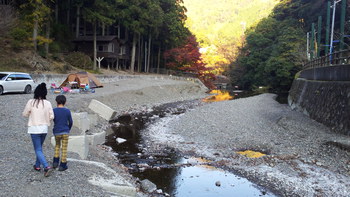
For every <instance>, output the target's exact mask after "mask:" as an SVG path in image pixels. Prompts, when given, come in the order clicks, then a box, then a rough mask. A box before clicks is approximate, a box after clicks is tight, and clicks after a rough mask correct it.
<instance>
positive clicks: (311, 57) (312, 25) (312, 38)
mask: <svg viewBox="0 0 350 197" xmlns="http://www.w3.org/2000/svg"><path fill="white" fill-rule="evenodd" d="M314 53H315V23H312V24H311V41H310V59H311V60H313V59H314Z"/></svg>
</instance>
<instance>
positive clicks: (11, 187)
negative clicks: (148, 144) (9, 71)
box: [0, 76, 205, 196]
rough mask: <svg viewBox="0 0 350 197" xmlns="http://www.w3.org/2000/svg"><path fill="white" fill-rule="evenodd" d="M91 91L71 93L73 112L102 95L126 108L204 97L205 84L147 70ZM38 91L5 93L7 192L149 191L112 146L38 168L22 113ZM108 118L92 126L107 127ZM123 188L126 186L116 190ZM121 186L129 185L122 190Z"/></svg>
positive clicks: (3, 175) (47, 147) (47, 149)
mask: <svg viewBox="0 0 350 197" xmlns="http://www.w3.org/2000/svg"><path fill="white" fill-rule="evenodd" d="M104 85H105V86H104V88H99V89H96V92H95V93H89V94H66V96H67V105H66V107H67V108H69V109H71V111H72V112H88V113H93V112H92V111H91V110H90V109H89V108H88V105H89V103H90V101H91V100H92V99H97V100H99V101H101V102H103V103H105V104H106V105H108V106H111V107H112V108H113V109H115V110H116V111H117V114H122V113H124V112H126V111H130V110H135V109H140V108H141V107H142V106H153V105H159V104H162V103H165V102H173V101H178V100H186V99H195V98H202V97H204V96H205V90H204V89H203V87H202V86H200V85H199V84H197V83H195V82H193V81H187V80H174V79H170V78H168V77H164V76H141V77H133V78H127V79H122V80H117V81H114V82H113V83H108V84H104ZM56 96H57V95H55V94H52V93H49V94H48V96H47V99H48V100H49V101H50V102H51V103H52V104H53V106H55V104H54V99H55V97H56ZM32 97H33V94H5V95H1V96H0V107H1V110H0V117H1V121H0V136H1V143H0V153H1V158H0V164H1V167H2V170H1V171H0V180H1V181H0V189H1V196H125V195H128V194H135V195H137V196H143V195H144V194H143V193H142V192H140V191H139V189H138V188H139V187H138V184H137V183H136V181H135V179H133V178H132V177H131V175H130V174H129V173H128V172H127V169H125V168H124V167H123V166H122V165H120V164H119V163H118V161H117V160H116V159H115V158H114V157H113V155H111V154H110V152H108V150H106V147H104V146H100V145H98V146H93V147H90V152H89V155H88V156H87V159H86V160H83V159H81V158H80V156H79V155H78V154H76V153H72V152H69V153H68V157H69V158H68V166H69V168H68V170H67V171H64V172H59V171H54V173H53V174H52V175H51V176H50V177H47V178H45V177H44V176H43V173H39V172H36V171H34V170H33V162H34V159H35V155H34V151H33V147H32V142H31V139H30V136H29V135H28V134H27V126H26V125H27V119H26V118H24V117H22V111H23V109H24V106H25V104H26V102H27V101H28V100H29V99H31V98H32ZM107 124H108V123H107V121H106V120H103V119H102V118H99V119H98V124H97V125H96V126H95V127H93V128H91V130H90V131H89V132H96V131H97V130H101V129H105V128H106V126H107ZM51 136H52V134H51V132H50V133H49V134H48V136H47V138H46V141H45V143H44V153H45V155H46V158H47V159H48V161H49V162H51V158H52V157H53V151H54V149H53V147H52V145H51V144H50V137H51ZM116 189H120V190H116ZM119 191H123V192H124V193H121V192H119Z"/></svg>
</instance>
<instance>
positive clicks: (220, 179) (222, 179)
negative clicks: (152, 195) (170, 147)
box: [171, 166, 273, 197]
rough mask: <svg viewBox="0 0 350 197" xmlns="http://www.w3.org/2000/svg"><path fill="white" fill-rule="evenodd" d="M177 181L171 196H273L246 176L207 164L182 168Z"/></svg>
mask: <svg viewBox="0 0 350 197" xmlns="http://www.w3.org/2000/svg"><path fill="white" fill-rule="evenodd" d="M175 181H176V183H175V185H176V189H175V190H173V191H172V192H171V194H172V195H171V196H179V197H180V196H181V197H185V196H188V197H194V196H198V197H199V196H200V197H206V196H207V197H212V196H221V197H231V196H273V195H270V194H268V193H266V191H262V190H261V188H257V186H255V185H253V184H252V183H251V182H249V181H248V180H247V179H245V178H240V177H238V176H236V175H234V174H231V173H228V172H225V171H223V170H220V169H217V168H208V167H207V166H191V167H186V168H182V169H181V171H180V173H179V174H178V176H177V177H176V180H175Z"/></svg>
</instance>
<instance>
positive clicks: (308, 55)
mask: <svg viewBox="0 0 350 197" xmlns="http://www.w3.org/2000/svg"><path fill="white" fill-rule="evenodd" d="M309 39H310V32H307V33H306V57H307V59H308V60H310V51H309V47H310V46H309V45H310V41H309Z"/></svg>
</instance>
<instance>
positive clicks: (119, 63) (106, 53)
mask: <svg viewBox="0 0 350 197" xmlns="http://www.w3.org/2000/svg"><path fill="white" fill-rule="evenodd" d="M93 41H94V39H93V36H79V37H77V38H76V39H74V40H73V42H74V43H75V50H76V51H80V52H83V53H85V54H87V55H89V56H90V57H93V56H94V55H93V52H94V51H93V48H94V47H93ZM96 48H97V57H98V58H102V57H103V60H102V61H101V67H104V68H108V69H128V66H129V65H130V59H131V53H130V45H129V43H128V42H127V40H122V39H119V38H118V36H115V35H108V36H96Z"/></svg>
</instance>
